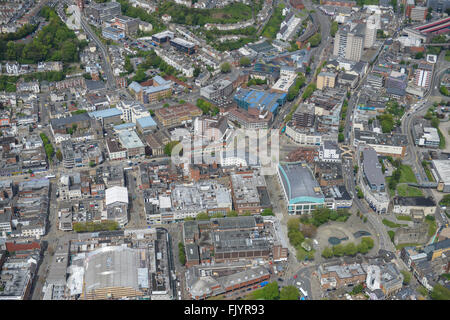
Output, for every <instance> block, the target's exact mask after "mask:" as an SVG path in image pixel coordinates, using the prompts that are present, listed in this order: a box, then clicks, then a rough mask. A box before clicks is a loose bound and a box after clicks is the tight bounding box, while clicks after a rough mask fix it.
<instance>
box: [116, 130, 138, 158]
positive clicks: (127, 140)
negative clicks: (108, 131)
mask: <svg viewBox="0 0 450 320" xmlns="http://www.w3.org/2000/svg"><path fill="white" fill-rule="evenodd" d="M118 137H119V141H120V143H121V144H122V146H123V147H124V148H125V149H126V150H127V157H128V158H133V157H135V158H137V157H141V156H144V155H145V145H144V144H143V143H142V141H141V139H139V137H138V135H137V133H136V132H135V131H122V132H119V134H118Z"/></svg>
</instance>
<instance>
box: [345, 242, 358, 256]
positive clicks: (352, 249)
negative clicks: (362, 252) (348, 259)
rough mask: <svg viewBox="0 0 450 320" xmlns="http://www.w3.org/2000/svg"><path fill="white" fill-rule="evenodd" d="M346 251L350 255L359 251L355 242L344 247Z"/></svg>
mask: <svg viewBox="0 0 450 320" xmlns="http://www.w3.org/2000/svg"><path fill="white" fill-rule="evenodd" d="M344 252H345V254H346V255H348V256H354V255H355V254H356V253H357V252H358V249H357V248H356V246H355V244H354V243H353V242H350V243H349V244H347V245H346V246H345V247H344Z"/></svg>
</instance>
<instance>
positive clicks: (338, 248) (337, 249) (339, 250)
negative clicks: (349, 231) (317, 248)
mask: <svg viewBox="0 0 450 320" xmlns="http://www.w3.org/2000/svg"><path fill="white" fill-rule="evenodd" d="M332 249H333V255H334V256H336V257H342V256H343V255H344V253H345V252H344V246H343V245H341V244H337V245H335V246H333V248H332Z"/></svg>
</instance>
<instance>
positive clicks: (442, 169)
mask: <svg viewBox="0 0 450 320" xmlns="http://www.w3.org/2000/svg"><path fill="white" fill-rule="evenodd" d="M431 167H432V170H431V172H432V173H433V176H434V179H435V180H436V182H437V183H438V186H437V190H438V191H442V192H450V160H432V161H431Z"/></svg>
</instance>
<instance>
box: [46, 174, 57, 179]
mask: <svg viewBox="0 0 450 320" xmlns="http://www.w3.org/2000/svg"><path fill="white" fill-rule="evenodd" d="M45 177H46V178H47V179H53V178H56V176H55V175H54V174H49V175H46V176H45Z"/></svg>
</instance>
